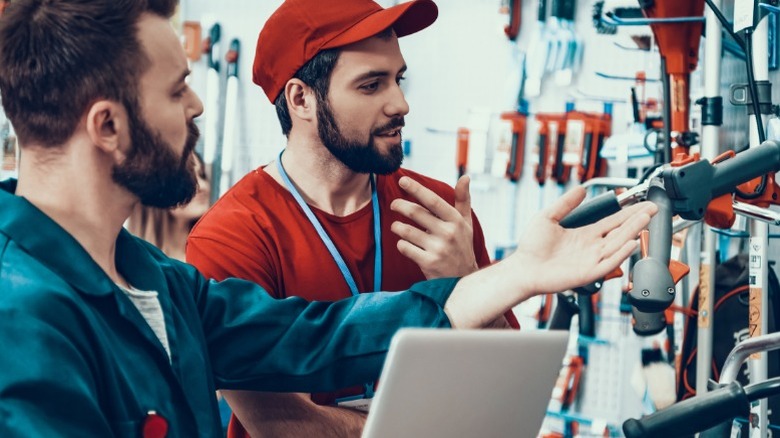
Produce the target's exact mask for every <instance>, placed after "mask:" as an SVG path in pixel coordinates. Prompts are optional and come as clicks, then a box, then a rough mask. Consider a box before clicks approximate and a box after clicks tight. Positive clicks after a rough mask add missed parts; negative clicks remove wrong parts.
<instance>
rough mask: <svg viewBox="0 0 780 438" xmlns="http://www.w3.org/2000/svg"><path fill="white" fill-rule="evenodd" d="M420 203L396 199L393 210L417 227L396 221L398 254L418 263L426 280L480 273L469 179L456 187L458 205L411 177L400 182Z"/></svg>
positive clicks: (395, 230)
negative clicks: (474, 237) (474, 244)
mask: <svg viewBox="0 0 780 438" xmlns="http://www.w3.org/2000/svg"><path fill="white" fill-rule="evenodd" d="M399 185H400V186H401V188H402V189H404V191H406V192H407V193H409V194H410V195H412V196H413V197H414V198H415V199H416V200H417V201H418V202H419V204H417V203H414V202H410V201H407V200H405V199H396V200H394V201H393V202H392V204H390V208H391V209H392V210H393V211H395V212H397V213H399V214H401V215H402V216H404V217H406V218H407V219H409V220H410V221H412V222H414V223H415V224H417V226H413V225H410V224H406V223H403V222H399V221H396V222H393V224H392V225H391V226H390V229H391V230H392V231H393V232H394V233H395V234H397V235H398V236H399V237H400V238H401V240H399V241H398V251H399V252H401V254H403V255H404V256H406V257H409V258H410V259H412V261H414V262H415V263H417V265H418V266H419V267H420V269H421V270H422V272H423V274H424V275H425V277H426V278H428V279H430V278H439V277H459V276H463V275H466V274H470V273H472V272H474V271H476V270H477V261H476V259H475V257H474V247H473V236H474V229H473V225H472V222H471V195H470V194H469V178H468V177H467V176H462V177H461V178H460V179H458V182H457V184H456V185H455V206H452V205H450V204H449V203H447V201H445V200H444V199H442V198H441V197H440V196H439V195H437V194H436V193H434V192H433V191H431V190H430V189H428V188H426V187H424V186H423V185H422V184H420V183H418V182H417V181H414V180H413V179H411V178H409V177H403V178H401V179H400V180H399Z"/></svg>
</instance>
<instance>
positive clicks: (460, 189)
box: [455, 175, 471, 224]
mask: <svg viewBox="0 0 780 438" xmlns="http://www.w3.org/2000/svg"><path fill="white" fill-rule="evenodd" d="M469 183H471V179H470V178H469V177H468V175H463V176H461V177H460V178H458V182H457V183H455V209H456V210H458V213H460V215H461V216H462V217H463V219H466V221H468V223H469V224H471V193H470V192H469Z"/></svg>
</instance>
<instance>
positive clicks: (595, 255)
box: [512, 187, 657, 293]
mask: <svg viewBox="0 0 780 438" xmlns="http://www.w3.org/2000/svg"><path fill="white" fill-rule="evenodd" d="M584 198H585V190H584V189H582V188H581V187H577V188H575V189H572V190H571V191H570V192H568V193H566V194H565V195H564V196H562V197H561V198H560V199H558V200H557V201H556V202H555V204H553V205H552V206H550V207H549V208H547V209H546V210H544V211H543V212H542V213H541V214H539V215H537V216H535V217H534V218H533V219H532V221H531V222H530V223H529V225H528V227H527V228H526V231H525V233H524V234H523V236H522V237H521V238H520V241H519V242H518V249H517V251H516V252H515V253H514V254H512V258H514V259H515V261H513V263H522V264H523V265H524V266H528V267H530V268H531V270H530V272H536V273H537V274H536V275H534V276H533V278H532V279H530V282H529V283H528V286H529V287H530V288H531V290H532V291H533V292H535V293H549V292H560V291H563V290H567V289H571V288H574V287H577V286H581V285H584V284H587V283H590V282H592V281H595V280H597V279H599V278H602V277H604V276H605V275H606V274H607V273H609V272H611V271H612V270H613V269H615V268H616V267H617V266H619V265H620V263H622V262H623V260H625V259H626V258H627V257H628V256H629V255H631V253H632V252H633V251H634V249H635V248H636V245H637V242H636V238H637V234H638V233H639V231H641V230H642V229H643V228H645V227H646V226H647V224H648V223H649V221H650V216H652V215H653V214H655V212H656V210H657V208H656V206H655V205H654V204H652V203H649V202H643V203H639V204H635V205H633V206H631V207H628V208H625V209H623V210H621V211H619V212H618V213H615V214H613V215H612V216H608V217H606V218H604V219H602V220H600V221H598V222H596V223H594V224H591V225H587V226H584V227H580V228H574V229H564V228H563V227H561V226H560V225H559V224H558V222H560V220H561V219H563V218H564V217H565V216H566V215H567V214H569V213H570V212H571V211H572V210H573V209H574V208H575V207H576V206H578V205H579V204H580V202H582V200H583V199H584Z"/></svg>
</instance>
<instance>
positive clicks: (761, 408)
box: [748, 19, 769, 438]
mask: <svg viewBox="0 0 780 438" xmlns="http://www.w3.org/2000/svg"><path fill="white" fill-rule="evenodd" d="M768 41H769V36H768V20H767V19H763V20H761V21H760V22H759V24H758V26H757V27H756V30H755V32H753V35H752V42H753V72H754V75H755V79H756V81H767V80H769V43H768ZM752 98H753V99H758V98H759V97H758V96H752ZM756 117H762V118H764V115H763V114H754V115H752V116H750V147H755V146H758V144H759V137H758V128H757V123H756ZM763 125H764V126H766V119H765V118H764V123H763ZM749 226H750V228H749V230H750V248H749V256H750V262H749V263H750V268H749V269H750V276H749V277H750V281H749V285H750V306H749V322H748V328H749V330H750V336H751V337H753V336H758V335H761V334H764V333H766V332H767V320H768V316H769V315H768V304H769V303H768V301H769V294H768V286H769V269H768V260H767V247H768V244H769V225H768V224H766V223H764V222H760V221H757V220H755V219H751V220H750V221H749ZM748 367H749V370H750V382H751V383H755V382H763V381H764V380H766V379H767V354H766V352H763V353H758V354H754V355H752V356H751V358H750V361H749V362H748ZM767 403H768V402H767V400H766V399H763V400H761V402H760V403H759V404H758V405H757V406H755V405H754V406H753V407H752V408H751V414H752V415H755V416H756V418H758V422H757V424H756V423H754V424H753V426H751V429H750V436H751V437H761V438H764V437H766V436H767V408H768V404H767ZM754 426H757V427H754Z"/></svg>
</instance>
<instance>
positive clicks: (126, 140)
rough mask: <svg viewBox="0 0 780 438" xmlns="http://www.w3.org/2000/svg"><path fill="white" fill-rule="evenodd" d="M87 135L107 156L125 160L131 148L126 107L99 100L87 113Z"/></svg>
mask: <svg viewBox="0 0 780 438" xmlns="http://www.w3.org/2000/svg"><path fill="white" fill-rule="evenodd" d="M85 123H86V128H87V135H89V138H90V140H92V144H94V145H95V147H97V148H98V149H100V150H102V151H103V152H105V153H107V154H118V155H120V156H119V157H117V158H123V157H124V155H125V154H126V153H127V150H128V149H129V146H130V132H129V129H128V128H129V123H128V119H127V111H126V110H125V106H124V105H122V104H120V103H118V102H115V101H111V100H98V101H96V102H94V103H93V104H92V105H91V106H90V107H89V110H88V111H87V116H86V120H85Z"/></svg>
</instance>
